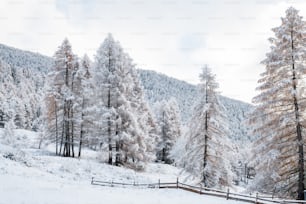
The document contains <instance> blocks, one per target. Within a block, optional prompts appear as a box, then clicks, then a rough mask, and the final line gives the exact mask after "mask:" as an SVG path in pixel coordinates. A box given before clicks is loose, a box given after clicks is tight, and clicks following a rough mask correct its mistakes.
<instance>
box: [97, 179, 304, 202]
mask: <svg viewBox="0 0 306 204" xmlns="http://www.w3.org/2000/svg"><path fill="white" fill-rule="evenodd" d="M91 184H92V185H100V186H108V187H137V188H160V189H162V188H176V189H182V190H185V191H189V192H193V193H198V194H203V195H209V196H215V197H222V198H225V199H227V200H229V199H231V200H237V201H242V202H248V203H257V204H266V203H267V204H270V203H280V204H285V203H288V204H294V203H300V204H303V203H305V204H306V201H301V200H284V199H278V198H267V197H261V196H259V194H258V193H256V196H252V195H247V194H238V193H231V192H230V190H229V189H228V190H227V191H222V190H218V189H213V188H206V187H199V186H193V185H188V184H185V183H181V182H179V179H177V180H176V182H167V183H165V182H164V183H162V182H160V180H158V182H157V183H135V182H134V183H121V182H113V181H111V182H109V181H99V180H96V179H94V177H92V180H91Z"/></svg>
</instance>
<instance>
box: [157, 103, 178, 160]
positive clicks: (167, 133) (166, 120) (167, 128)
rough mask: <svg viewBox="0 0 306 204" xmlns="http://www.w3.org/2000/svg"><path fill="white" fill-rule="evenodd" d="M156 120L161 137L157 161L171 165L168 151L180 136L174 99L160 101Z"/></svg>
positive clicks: (176, 106)
mask: <svg viewBox="0 0 306 204" xmlns="http://www.w3.org/2000/svg"><path fill="white" fill-rule="evenodd" d="M158 120H159V126H160V137H161V141H160V143H159V145H158V146H159V148H160V151H159V152H158V159H159V160H161V161H163V162H165V163H166V164H171V163H173V162H174V161H173V159H172V158H170V151H171V150H172V147H173V145H174V143H175V142H176V140H177V139H178V138H179V137H180V136H181V124H180V120H181V118H180V114H179V109H178V105H177V102H176V100H175V99H174V98H171V99H170V100H169V101H162V103H161V104H160V107H159V116H158Z"/></svg>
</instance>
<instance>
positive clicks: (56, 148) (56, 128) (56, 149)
mask: <svg viewBox="0 0 306 204" xmlns="http://www.w3.org/2000/svg"><path fill="white" fill-rule="evenodd" d="M54 114H55V154H56V155H58V126H57V106H56V100H55V99H54Z"/></svg>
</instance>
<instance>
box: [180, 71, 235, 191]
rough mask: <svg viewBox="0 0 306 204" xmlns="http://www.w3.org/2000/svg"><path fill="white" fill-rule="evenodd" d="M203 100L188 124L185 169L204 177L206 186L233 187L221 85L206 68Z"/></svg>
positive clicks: (202, 81)
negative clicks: (219, 96)
mask: <svg viewBox="0 0 306 204" xmlns="http://www.w3.org/2000/svg"><path fill="white" fill-rule="evenodd" d="M200 81H201V84H200V89H201V99H200V101H199V102H198V104H197V105H196V106H195V108H194V111H193V116H192V119H191V121H190V123H189V132H188V133H187V134H188V143H187V145H186V155H185V156H184V159H185V169H186V170H187V171H189V172H191V173H192V174H194V175H195V176H197V177H200V178H201V183H202V184H203V185H204V186H206V187H222V186H228V185H230V184H231V175H232V174H231V171H230V164H229V161H228V159H227V157H228V155H229V154H230V151H231V148H230V145H229V144H230V141H229V140H228V138H227V134H226V131H227V122H226V118H225V117H224V115H223V113H222V108H223V107H222V106H221V105H220V103H219V99H218V95H217V88H218V84H217V82H216V80H215V75H213V74H212V73H211V71H210V69H209V68H208V67H207V66H205V67H204V68H203V70H202V73H201V74H200Z"/></svg>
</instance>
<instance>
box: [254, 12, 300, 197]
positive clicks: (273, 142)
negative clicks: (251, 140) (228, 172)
mask: <svg viewBox="0 0 306 204" xmlns="http://www.w3.org/2000/svg"><path fill="white" fill-rule="evenodd" d="M272 30H273V32H274V33H275V37H274V38H270V39H269V41H270V43H271V51H270V52H269V53H267V55H266V59H265V60H264V61H262V64H264V65H265V66H266V69H265V71H264V72H263V73H262V74H261V78H260V80H259V81H258V82H259V83H260V85H259V87H258V88H257V90H259V91H260V94H259V95H258V96H256V97H255V98H254V99H253V102H254V103H255V104H257V106H256V109H255V111H254V113H253V117H252V119H251V122H252V123H253V124H254V125H255V134H258V135H260V138H259V140H258V141H257V142H256V145H255V155H256V156H257V160H258V163H257V172H258V173H257V175H258V177H257V179H260V178H261V181H262V182H260V181H257V183H258V185H259V186H258V188H259V189H264V188H269V187H271V186H274V187H275V191H276V192H277V193H279V194H282V195H286V196H290V197H293V198H298V199H303V198H304V195H303V191H304V185H305V175H304V171H305V169H304V168H305V162H304V142H305V131H304V128H303V127H305V125H306V121H305V115H304V113H305V111H306V110H305V108H306V100H305V96H304V95H303V94H304V93H305V91H304V88H305V85H304V83H303V78H305V74H306V66H305V57H306V38H305V33H306V24H305V21H303V20H302V17H301V16H299V15H298V11H297V10H296V9H294V8H292V7H290V8H288V9H287V11H286V17H284V18H282V24H281V25H280V26H279V27H276V28H273V29H272ZM271 175H272V176H271ZM266 179H269V183H270V185H267V186H266V187H265V186H264V185H265V184H266V182H264V181H265V180H266ZM272 189H274V188H272ZM265 190H269V189H265Z"/></svg>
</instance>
